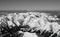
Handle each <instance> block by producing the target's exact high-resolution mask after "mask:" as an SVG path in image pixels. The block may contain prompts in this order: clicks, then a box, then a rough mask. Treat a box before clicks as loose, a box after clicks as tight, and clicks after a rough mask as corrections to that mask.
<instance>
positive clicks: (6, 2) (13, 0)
mask: <svg viewBox="0 0 60 37" xmlns="http://www.w3.org/2000/svg"><path fill="white" fill-rule="evenodd" d="M29 9H32V10H60V1H59V0H0V10H29Z"/></svg>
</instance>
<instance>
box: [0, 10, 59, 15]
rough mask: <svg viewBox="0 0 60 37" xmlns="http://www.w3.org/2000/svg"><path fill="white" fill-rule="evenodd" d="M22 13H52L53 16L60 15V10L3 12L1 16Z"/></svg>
mask: <svg viewBox="0 0 60 37" xmlns="http://www.w3.org/2000/svg"><path fill="white" fill-rule="evenodd" d="M21 12H24V13H25V12H44V13H50V14H51V15H58V16H59V15H60V11H59V10H54V11H53V10H30V11H28V10H1V11H0V15H6V14H8V13H21Z"/></svg>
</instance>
